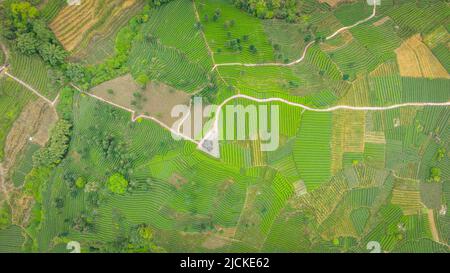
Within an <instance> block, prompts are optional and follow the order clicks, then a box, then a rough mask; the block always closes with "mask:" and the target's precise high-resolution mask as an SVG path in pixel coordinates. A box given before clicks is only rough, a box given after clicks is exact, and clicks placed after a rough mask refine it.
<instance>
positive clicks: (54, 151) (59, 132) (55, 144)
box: [33, 119, 72, 167]
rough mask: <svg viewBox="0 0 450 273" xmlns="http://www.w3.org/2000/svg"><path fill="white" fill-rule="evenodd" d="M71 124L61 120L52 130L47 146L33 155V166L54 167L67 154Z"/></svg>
mask: <svg viewBox="0 0 450 273" xmlns="http://www.w3.org/2000/svg"><path fill="white" fill-rule="evenodd" d="M71 129H72V123H71V122H69V121H67V120H65V119H61V120H59V121H58V122H57V123H56V125H55V127H54V128H53V130H52V133H51V137H50V140H49V142H48V143H47V145H46V146H45V147H43V148H41V149H40V150H39V151H37V152H36V153H35V154H34V155H33V163H34V166H48V167H54V166H56V165H58V164H59V163H60V162H61V160H62V159H63V158H64V156H65V155H66V153H67V150H68V148H69V142H70V137H71V133H72V131H71Z"/></svg>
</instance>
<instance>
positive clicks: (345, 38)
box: [320, 30, 353, 52]
mask: <svg viewBox="0 0 450 273" xmlns="http://www.w3.org/2000/svg"><path fill="white" fill-rule="evenodd" d="M352 40H353V36H352V34H351V33H350V31H348V30H344V31H343V32H342V33H341V35H339V37H336V39H333V40H332V41H326V42H324V43H322V44H321V45H320V48H321V49H322V50H323V51H327V52H329V51H334V50H338V49H340V48H343V47H345V46H346V45H348V44H349V43H350V42H351V41H352Z"/></svg>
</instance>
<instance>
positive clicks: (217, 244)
mask: <svg viewBox="0 0 450 273" xmlns="http://www.w3.org/2000/svg"><path fill="white" fill-rule="evenodd" d="M229 242H230V240H229V239H227V238H224V237H221V236H218V235H217V234H212V235H211V236H209V237H207V238H206V240H205V241H204V242H203V243H202V246H203V247H204V248H206V249H217V248H222V247H224V246H226V245H227V244H229Z"/></svg>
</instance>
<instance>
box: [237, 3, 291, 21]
mask: <svg viewBox="0 0 450 273" xmlns="http://www.w3.org/2000/svg"><path fill="white" fill-rule="evenodd" d="M232 2H233V4H234V5H235V6H236V7H237V8H240V9H243V10H246V11H247V12H248V13H250V14H253V15H254V16H257V17H258V18H261V19H272V18H277V19H286V20H287V21H289V22H295V21H296V20H297V17H298V11H297V0H232Z"/></svg>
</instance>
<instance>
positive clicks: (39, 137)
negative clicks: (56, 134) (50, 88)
mask: <svg viewBox="0 0 450 273" xmlns="http://www.w3.org/2000/svg"><path fill="white" fill-rule="evenodd" d="M57 119H58V116H57V114H56V111H55V109H54V108H53V107H50V106H49V105H48V104H47V103H46V102H44V101H41V100H37V101H33V102H30V103H28V104H27V105H26V106H25V108H24V110H23V111H22V113H21V114H20V116H19V118H18V119H17V120H16V121H15V122H14V124H13V127H12V128H11V130H10V132H9V134H8V136H7V137H6V143H5V161H4V162H3V167H4V169H5V172H7V170H9V169H10V168H11V167H12V166H13V165H14V163H15V161H16V157H17V155H19V153H20V152H22V151H23V149H24V148H25V146H26V144H27V142H28V141H33V142H35V143H37V144H39V145H41V146H43V145H45V143H46V142H47V141H48V138H49V131H50V129H51V128H52V127H53V125H54V124H55V122H56V121H57Z"/></svg>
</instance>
